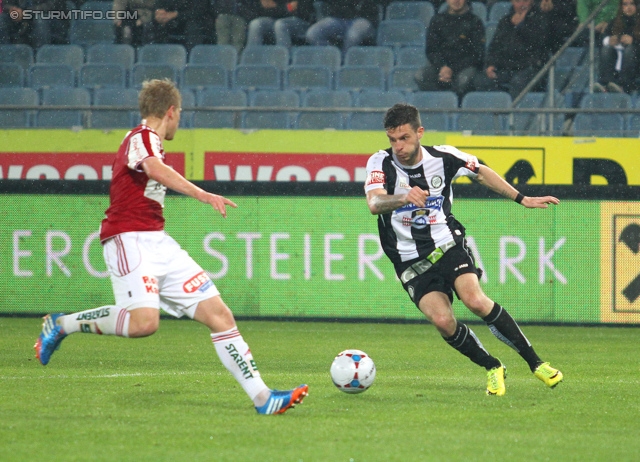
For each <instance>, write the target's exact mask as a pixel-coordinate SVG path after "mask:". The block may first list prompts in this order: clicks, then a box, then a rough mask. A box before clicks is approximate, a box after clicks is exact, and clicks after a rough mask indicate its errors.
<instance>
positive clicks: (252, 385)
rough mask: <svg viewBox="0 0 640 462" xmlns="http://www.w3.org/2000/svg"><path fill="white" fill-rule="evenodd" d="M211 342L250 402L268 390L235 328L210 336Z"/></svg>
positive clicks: (245, 344)
mask: <svg viewBox="0 0 640 462" xmlns="http://www.w3.org/2000/svg"><path fill="white" fill-rule="evenodd" d="M211 341H212V342H213V346H214V347H215V348H216V353H218V357H219V358H220V361H222V364H223V365H224V367H226V368H227V369H228V370H229V372H231V374H232V375H233V376H234V377H235V379H236V380H237V381H238V383H239V384H240V385H241V386H242V388H243V389H244V391H245V392H246V393H247V395H249V398H251V400H252V401H254V400H255V398H256V397H257V396H258V395H259V394H260V393H261V392H263V391H265V390H268V389H269V387H267V386H266V385H265V383H264V382H263V381H262V378H261V377H260V372H258V367H257V366H256V363H255V361H254V360H253V356H252V355H251V350H250V349H249V345H247V342H245V341H244V339H243V338H242V335H240V332H238V327H237V326H234V327H233V328H231V329H229V330H226V331H224V332H218V333H215V334H211Z"/></svg>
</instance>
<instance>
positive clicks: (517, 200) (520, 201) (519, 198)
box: [514, 193, 524, 204]
mask: <svg viewBox="0 0 640 462" xmlns="http://www.w3.org/2000/svg"><path fill="white" fill-rule="evenodd" d="M522 199H524V196H523V195H522V194H520V193H518V195H517V196H516V198H515V199H514V201H516V202H517V203H518V204H522Z"/></svg>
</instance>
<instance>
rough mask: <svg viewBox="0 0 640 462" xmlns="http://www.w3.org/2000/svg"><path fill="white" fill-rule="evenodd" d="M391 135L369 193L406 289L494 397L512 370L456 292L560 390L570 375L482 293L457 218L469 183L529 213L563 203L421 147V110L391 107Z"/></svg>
mask: <svg viewBox="0 0 640 462" xmlns="http://www.w3.org/2000/svg"><path fill="white" fill-rule="evenodd" d="M384 128H385V130H386V133H387V137H388V138H389V142H390V144H391V148H390V149H387V150H383V151H378V152H377V153H375V154H373V155H372V156H371V157H370V158H369V161H368V162H367V181H366V184H365V192H366V195H367V204H368V206H369V210H370V211H371V213H372V214H374V215H377V216H378V230H379V234H380V242H381V244H382V248H383V250H384V252H385V254H386V255H387V257H389V259H390V260H391V262H392V263H393V265H394V267H395V270H396V273H397V275H398V277H399V278H400V280H401V282H402V285H403V287H404V289H405V290H406V291H407V292H408V294H409V296H410V297H411V299H412V300H413V302H414V303H415V304H416V306H417V307H418V309H420V311H422V313H424V315H425V316H426V317H427V319H428V320H429V321H430V322H431V323H432V324H433V325H434V326H435V327H436V329H438V331H439V332H440V334H441V335H442V337H443V338H444V340H445V341H446V342H447V343H448V344H449V345H451V346H452V347H453V348H455V349H456V350H458V351H459V352H460V353H462V354H463V355H465V356H467V357H468V358H469V359H470V360H471V361H473V362H474V363H476V364H478V365H479V366H482V367H484V368H485V369H486V370H487V394H489V395H497V396H502V395H504V394H505V392H506V389H505V385H504V379H505V377H506V367H505V366H504V365H503V364H502V362H501V361H500V360H498V359H497V358H495V357H493V356H491V355H490V354H489V353H488V352H487V351H486V350H485V348H484V347H483V345H482V343H481V342H480V340H479V339H478V338H477V337H476V335H475V334H474V333H473V331H472V330H471V329H470V328H469V327H468V326H466V325H465V324H463V323H461V322H458V321H457V320H456V318H455V317H454V314H453V310H452V305H451V304H452V302H453V292H455V293H456V295H457V296H458V298H459V299H460V300H461V301H462V303H464V305H465V306H466V307H467V308H468V309H469V310H470V311H471V312H472V313H474V314H475V315H477V316H479V317H480V318H482V319H483V320H484V321H485V322H486V323H487V325H488V326H489V329H490V330H491V332H492V333H493V334H494V335H495V336H496V337H497V338H498V339H500V340H501V341H502V342H504V343H506V344H507V345H509V346H510V347H511V348H513V349H514V350H515V351H516V352H518V353H519V354H520V356H522V358H523V359H524V360H525V361H526V362H527V364H528V365H529V368H530V369H531V371H532V372H533V373H534V375H535V376H536V377H538V378H539V379H540V380H542V381H543V382H544V383H545V384H546V385H547V386H549V387H551V388H553V387H555V386H556V385H557V384H558V383H560V382H561V381H562V379H563V376H562V372H560V371H559V370H557V369H555V368H553V367H551V366H550V365H549V363H548V362H544V361H542V360H541V359H540V357H539V356H538V355H537V354H536V352H535V351H534V349H533V347H532V346H531V343H530V342H529V340H528V339H527V338H526V337H525V335H524V334H523V333H522V331H521V330H520V328H519V326H518V324H517V323H516V322H515V320H514V319H513V318H512V317H511V315H509V313H508V312H507V311H506V310H505V309H504V308H503V307H502V306H500V305H499V304H497V303H495V302H494V301H493V300H491V299H490V298H489V297H487V296H486V295H485V293H484V292H483V291H482V288H481V287H480V284H479V281H478V278H479V277H480V276H481V274H482V272H481V270H480V269H478V268H476V266H475V262H474V258H473V255H472V254H471V251H470V249H469V248H468V247H467V245H466V241H465V228H464V226H462V224H461V223H460V222H458V221H457V220H456V218H455V217H454V216H453V215H452V213H451V204H452V199H453V190H452V182H453V180H454V179H456V178H458V177H460V176H466V177H469V178H471V179H473V180H475V181H477V182H478V183H480V184H482V185H484V186H486V187H488V188H489V189H491V190H493V191H495V192H497V193H498V194H501V195H502V196H504V197H507V198H509V199H513V200H514V201H516V202H517V203H518V204H520V205H523V206H524V207H527V208H547V207H548V206H549V205H548V204H554V205H557V204H559V202H560V201H559V200H558V199H557V198H555V197H553V196H544V197H528V196H523V195H522V194H520V193H519V192H518V191H517V190H516V189H515V188H514V187H513V186H511V185H510V184H509V183H507V182H506V181H505V180H504V179H503V178H502V177H500V176H499V175H498V174H497V173H496V172H494V171H493V170H491V169H490V168H489V167H487V166H485V165H480V164H479V162H478V159H477V158H476V157H475V156H473V155H470V154H467V153H465V152H462V151H460V150H458V149H456V148H455V147H453V146H421V144H420V139H421V138H422V135H423V133H424V128H423V127H422V126H421V122H420V114H419V112H418V110H417V109H416V108H415V107H414V106H411V105H409V104H396V105H395V106H393V107H391V108H390V109H389V110H388V111H387V113H386V114H385V118H384Z"/></svg>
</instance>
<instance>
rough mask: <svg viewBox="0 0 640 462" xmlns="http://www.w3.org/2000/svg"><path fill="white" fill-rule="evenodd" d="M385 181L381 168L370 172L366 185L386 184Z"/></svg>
mask: <svg viewBox="0 0 640 462" xmlns="http://www.w3.org/2000/svg"><path fill="white" fill-rule="evenodd" d="M384 182H385V176H384V172H381V171H380V170H374V171H372V172H371V173H369V176H367V183H366V186H369V185H372V184H384Z"/></svg>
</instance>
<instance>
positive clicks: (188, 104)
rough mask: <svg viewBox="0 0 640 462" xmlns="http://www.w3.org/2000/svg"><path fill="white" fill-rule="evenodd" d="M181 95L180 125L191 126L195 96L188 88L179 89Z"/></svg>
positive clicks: (183, 126)
mask: <svg viewBox="0 0 640 462" xmlns="http://www.w3.org/2000/svg"><path fill="white" fill-rule="evenodd" d="M180 95H181V96H182V112H181V113H180V127H182V128H193V117H194V114H195V111H194V110H193V109H194V108H195V107H196V96H195V94H194V92H193V91H191V90H190V89H188V88H182V89H180Z"/></svg>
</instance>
